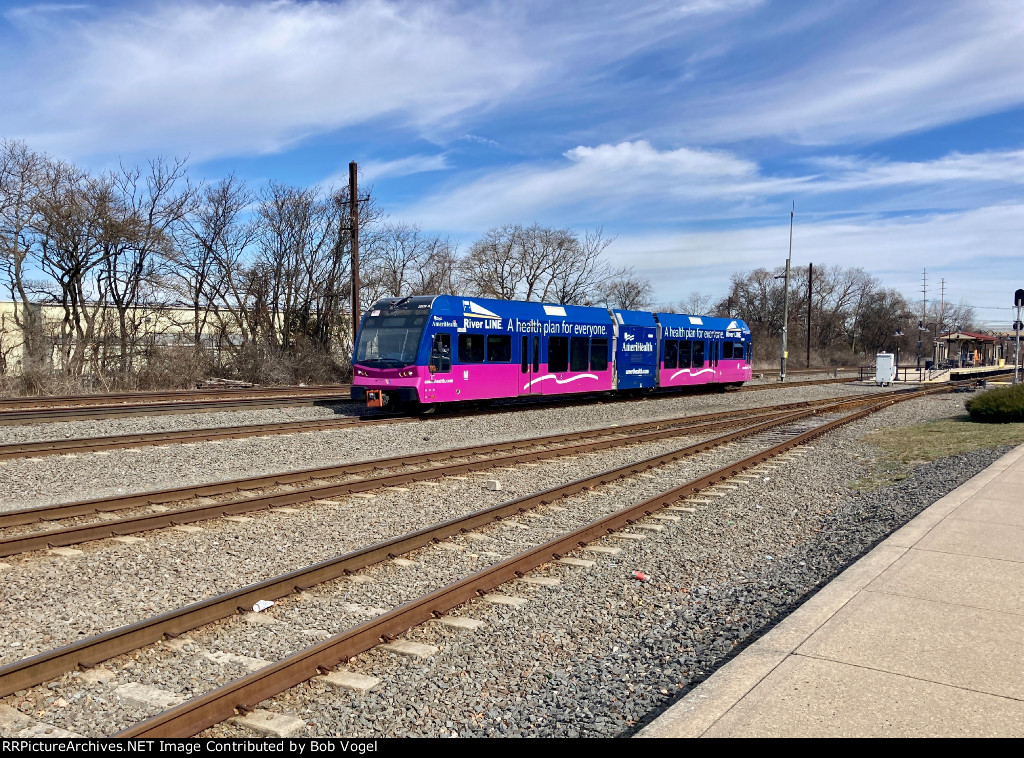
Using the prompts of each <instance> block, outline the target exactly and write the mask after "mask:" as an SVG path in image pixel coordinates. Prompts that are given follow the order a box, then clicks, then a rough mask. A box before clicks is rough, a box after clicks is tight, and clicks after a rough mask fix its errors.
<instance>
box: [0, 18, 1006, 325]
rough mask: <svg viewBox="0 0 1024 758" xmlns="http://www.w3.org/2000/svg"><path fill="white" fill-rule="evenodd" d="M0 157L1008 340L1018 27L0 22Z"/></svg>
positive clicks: (660, 281) (745, 21) (895, 22)
mask: <svg viewBox="0 0 1024 758" xmlns="http://www.w3.org/2000/svg"><path fill="white" fill-rule="evenodd" d="M0 92H2V93H3V95H4V96H3V102H4V103H5V106H4V107H3V108H2V109H0V136H3V137H8V138H19V139H24V140H26V141H27V142H28V143H29V144H30V145H31V146H32V147H34V148H36V149H40V150H45V151H47V152H50V153H52V154H54V155H57V156H60V157H64V158H68V159H70V160H73V161H75V162H77V163H79V164H80V165H83V166H85V167H89V168H94V169H102V168H106V167H108V166H113V165H116V163H117V162H118V161H119V160H125V161H129V162H130V161H142V160H145V159H146V158H149V157H152V156H156V155H166V156H187V157H188V158H189V161H190V164H191V166H192V173H193V175H194V176H195V177H197V178H201V177H208V178H213V179H215V178H219V177H221V176H224V175H226V174H228V173H230V172H235V173H237V174H238V175H240V176H242V177H243V178H245V179H247V180H250V181H252V182H261V181H263V180H266V179H275V180H278V181H284V182H291V183H296V184H311V183H325V184H330V183H331V182H343V181H346V177H347V166H348V162H349V161H350V160H355V161H357V162H358V163H359V165H360V169H361V173H362V179H361V181H362V182H363V183H364V184H372V185H373V187H374V192H375V194H376V195H377V197H378V199H379V201H380V203H381V205H382V207H383V208H384V210H385V211H387V212H388V213H389V215H390V216H391V217H392V218H393V219H395V220H401V221H407V222H410V223H415V224H418V225H420V226H421V227H422V228H423V229H424V230H427V231H430V232H437V233H441V234H445V235H449V236H451V237H452V238H453V239H454V240H457V241H459V242H460V243H461V244H462V245H463V246H466V245H468V244H469V243H470V242H471V241H472V240H473V239H474V238H476V237H477V236H478V235H480V234H481V233H482V232H483V231H485V230H486V229H487V228H489V227H491V226H494V225H498V224H504V223H524V224H530V223H534V222H539V223H542V224H550V225H557V226H567V227H572V228H575V229H577V230H581V231H582V230H584V229H594V228H595V227H602V228H603V230H604V232H605V234H606V235H608V236H613V237H614V238H615V241H614V243H613V244H612V246H611V247H610V248H609V254H610V256H611V257H612V259H613V261H614V262H615V263H616V264H619V265H631V266H633V267H635V268H636V269H637V271H639V272H640V273H642V274H644V275H646V276H649V277H650V278H651V279H652V281H653V282H654V285H655V298H656V299H657V300H658V301H660V302H672V301H676V300H679V299H681V298H683V297H685V296H686V295H687V294H689V293H690V292H691V291H695V290H696V291H701V292H704V293H706V294H708V295H711V296H714V297H718V296H721V295H723V294H724V293H725V291H726V289H727V287H728V279H729V275H730V274H731V273H733V272H734V271H745V270H750V269H752V268H756V267H758V266H767V267H773V266H777V265H782V264H784V262H785V257H786V252H787V247H788V242H789V211H790V208H791V206H792V205H793V204H794V203H795V206H796V224H795V230H794V239H793V265H794V266H806V265H807V263H809V262H812V261H813V262H814V263H815V264H839V265H844V266H860V267H863V268H864V269H866V270H867V271H868V272H870V273H872V274H873V275H876V276H878V277H880V278H882V279H883V281H884V282H885V283H886V284H888V285H890V286H894V287H896V288H898V289H900V290H901V291H902V292H904V293H905V294H906V295H907V296H908V297H909V298H911V299H913V300H919V299H920V288H921V274H922V269H923V268H927V270H928V282H929V287H930V289H929V298H931V297H932V296H934V297H935V298H937V297H938V293H939V283H940V280H942V279H945V283H946V297H947V299H949V300H952V301H954V302H960V301H964V302H968V303H971V304H972V305H975V306H976V307H977V308H978V314H979V316H980V318H981V320H982V321H984V322H986V323H987V325H989V326H991V327H993V328H1007V327H1008V325H1009V322H1010V321H1012V310H1011V309H1010V308H1009V307H1008V306H1009V305H1010V304H1012V298H1013V291H1014V289H1016V288H1018V287H1024V255H1022V253H1021V248H1022V245H1024V118H1022V116H1024V12H1022V9H1021V6H1020V4H1019V2H1015V1H1013V0H1007V1H1005V2H1002V1H997V0H972V1H971V2H962V1H961V2H944V1H943V0H927V1H918V0H903V2H899V3H893V2H875V1H874V0H845V1H844V2H832V1H830V0H809V1H808V2H802V1H800V0H774V1H773V0H677V1H676V2H662V1H660V0H651V1H649V2H644V1H643V0H634V1H633V2H625V1H624V0H619V1H618V2H608V1H605V0H593V1H592V2H572V1H569V0H563V1H562V2H559V3H551V2H546V1H542V0H519V1H518V2H507V1H506V2H456V1H454V0H452V1H446V2H429V1H427V0H422V1H421V2H391V1H389V0H352V1H351V2H288V1H284V0H279V1H277V2H249V3H244V2H235V3H212V2H207V3H188V2H179V3H171V2H163V3H147V2H131V3H118V2H91V3H77V2H68V3H56V2H55V3H17V2H14V3H12V2H0Z"/></svg>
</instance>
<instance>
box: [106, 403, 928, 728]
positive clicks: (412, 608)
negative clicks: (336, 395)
mask: <svg viewBox="0 0 1024 758" xmlns="http://www.w3.org/2000/svg"><path fill="white" fill-rule="evenodd" d="M937 391H940V390H938V389H930V390H923V391H921V392H920V393H914V394H913V395H907V396H904V397H901V398H888V399H886V400H884V401H882V402H879V403H877V404H875V405H873V406H872V407H869V408H867V409H864V410H862V411H858V412H855V413H853V414H850V415H848V416H844V417H843V418H841V419H836V420H835V421H831V422H828V423H826V424H823V425H822V426H820V427H818V428H816V429H812V430H809V431H807V432H804V433H802V434H799V435H797V436H795V437H793V438H791V439H789V440H786V441H784V442H782V443H779V444H778V445H775V446H774V447H772V448H769V449H768V450H765V451H762V452H760V453H755V454H754V455H751V456H748V457H747V458H744V459H743V460H741V461H737V462H734V463H731V464H729V465H727V466H724V467H722V468H720V469H718V470H716V471H714V472H712V473H710V474H707V475H706V476H703V477H699V478H697V479H694V480H692V481H690V482H687V483H686V484H684V485H681V486H679V487H675V488H673V489H672V490H669V491H668V492H665V493H662V494H660V495H657V496H655V497H653V498H649V499H648V500H645V501H643V502H641V503H638V504H636V505H633V506H630V507H628V508H624V509H622V510H620V511H618V512H616V513H613V514H611V515H609V516H606V517H605V518H602V519H599V520H598V521H595V522H592V523H591V524H588V525H586V526H584V527H582V528H580V529H577V530H575V531H573V532H570V533H568V534H565V535H563V536H562V537H559V538H557V539H555V540H551V541H549V542H546V543H545V544H543V545H540V546H538V547H536V548H532V549H530V550H527V551H524V552H522V553H520V554H518V555H515V556H512V557H511V558H508V559H506V560H504V561H501V562H500V563H497V564H495V565H493V566H491V567H489V568H487V569H484V570H482V571H479V572H477V573H475V574H472V575H470V576H468V577H466V578H465V579H462V580H460V581H457V582H454V583H452V584H450V585H448V586H447V587H443V588H441V589H439V590H436V591H434V592H432V593H429V594H427V595H424V596H423V597H420V598H417V599H416V600H412V601H410V602H408V603H405V604H403V605H401V606H399V607H398V608H396V609H394V610H392V611H389V612H387V613H384V614H381V615H380V616H378V617H377V618H375V619H371V620H370V621H367V622H365V623H363V624H359V625H358V626H355V627H353V628H351V629H349V630H347V631H345V632H343V633H342V634H339V635H336V636H334V637H332V638H330V639H328V640H325V641H324V642H322V643H320V644H317V645H314V646H312V647H309V648H306V649H305V650H301V651H299V652H298V653H294V654H292V655H290V656H288V657H286V658H284V659H282V660H281V661H278V662H277V663H273V664H271V665H269V666H266V667H264V668H262V669H260V670H259V671H256V672H254V673H252V674H249V675H247V676H243V677H241V678H239V679H236V680H235V681H234V682H231V683H229V684H226V685H224V686H222V687H219V688H217V689H216V690H214V691H212V692H210V693H207V694H205V695H201V696H199V697H197V698H193V699H192V700H189V701H187V702H185V703H182V704H181V705H178V706H175V707H173V708H171V709H169V710H167V711H165V712H164V713H161V714H158V715H157V716H154V717H152V718H150V719H147V720H146V721H143V722H140V723H138V724H135V725H134V726H131V727H129V728H128V729H125V730H123V731H121V732H119V733H117V734H116V735H114V736H115V737H121V738H139V737H192V736H194V735H196V734H198V733H199V732H201V731H203V730H204V729H207V728H209V727H211V726H214V725H215V724H219V723H220V722H222V721H224V720H225V719H227V718H230V717H231V716H232V715H233V714H234V713H235V712H236V711H239V710H240V711H243V712H251V711H253V710H254V709H255V708H256V706H257V705H258V704H259V703H261V702H263V701H264V700H267V699H269V698H271V697H274V696H275V695H278V694H280V693H281V692H283V691H285V690H287V689H288V688H290V687H294V686H295V685H297V684H300V683H302V682H304V681H307V680H308V679H311V678H312V677H314V676H316V675H317V674H319V673H321V672H323V671H329V670H331V669H333V668H334V667H336V666H337V665H338V664H340V663H343V662H345V661H347V660H348V659H349V658H351V657H353V656H355V655H359V654H360V653H363V652H365V651H366V650H369V649H370V648H372V647H375V646H376V645H378V644H379V643H380V642H381V641H383V640H389V639H393V638H395V637H397V636H398V635H399V634H402V633H403V632H405V631H407V630H409V629H410V628H412V627H414V626H416V625H418V624H422V623H425V622H426V621H429V620H431V619H434V618H437V617H439V616H441V615H443V614H444V613H447V612H448V611H450V610H452V609H453V608H456V607H458V606H460V605H463V604H465V603H466V602H468V601H469V600H472V599H473V598H475V597H478V596H480V595H482V594H486V593H487V592H490V591H493V590H495V589H497V588H498V587H500V586H501V585H502V584H504V583H506V582H508V581H511V580H513V579H516V578H519V577H521V576H523V575H524V574H526V573H527V572H529V571H532V570H534V569H536V568H538V567H539V566H541V565H543V564H545V563H548V562H550V561H552V560H557V559H559V558H561V557H563V556H564V555H566V554H567V553H571V552H573V551H574V550H576V549H577V548H579V547H581V546H584V545H586V544H588V543H590V542H593V541H594V540H596V539H599V538H601V537H604V536H606V535H607V534H609V533H612V532H614V531H615V530H617V529H620V528H622V527H623V526H627V525H629V524H632V523H635V522H636V521H637V520H638V519H640V518H644V517H646V516H649V515H650V514H651V513H653V512H655V511H657V510H659V509H661V508H663V507H664V506H666V505H669V504H671V503H673V502H676V501H678V500H679V499H680V498H682V497H686V496H687V495H690V494H694V493H695V492H699V491H700V490H702V489H704V488H707V487H709V486H712V485H714V484H717V483H718V482H721V481H724V480H726V479H728V478H730V477H732V476H735V475H736V474H738V473H740V472H742V471H744V470H747V469H749V468H752V467H754V466H756V465H758V464H760V463H763V462H764V461H766V460H769V459H770V458H772V457H774V456H776V455H779V454H781V453H783V452H786V451H787V450H790V449H792V448H793V447H796V446H797V445H800V444H804V443H806V442H809V441H810V440H813V439H815V438H817V437H819V436H821V435H823V434H826V433H828V432H829V431H832V430H834V429H836V428H838V427H840V426H842V425H844V424H848V423H850V422H852V421H855V420H857V419H860V418H863V417H864V416H867V415H869V414H871V413H874V412H876V411H878V410H881V409H882V408H884V407H887V406H889V405H892V404H893V403H896V402H900V401H901V400H909V399H911V397H919V396H921V395H923V394H929V393H931V392H937Z"/></svg>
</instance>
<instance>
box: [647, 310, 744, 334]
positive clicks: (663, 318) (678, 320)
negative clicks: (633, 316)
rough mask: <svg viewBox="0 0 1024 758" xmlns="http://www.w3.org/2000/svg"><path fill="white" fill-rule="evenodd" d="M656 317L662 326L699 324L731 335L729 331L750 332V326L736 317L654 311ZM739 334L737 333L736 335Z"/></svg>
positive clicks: (677, 326)
mask: <svg viewBox="0 0 1024 758" xmlns="http://www.w3.org/2000/svg"><path fill="white" fill-rule="evenodd" d="M654 315H655V316H657V318H658V323H660V324H661V325H662V326H671V327H675V328H680V327H693V326H699V327H701V328H702V329H714V330H715V331H723V332H725V333H726V336H731V335H730V334H729V333H730V332H733V333H736V332H739V333H740V334H747V335H749V334H750V328H749V327H748V326H747V325H746V324H745V323H744V322H743V320H742V319H738V318H719V317H717V316H691V315H689V314H686V313H655V314H654ZM737 336H739V335H737Z"/></svg>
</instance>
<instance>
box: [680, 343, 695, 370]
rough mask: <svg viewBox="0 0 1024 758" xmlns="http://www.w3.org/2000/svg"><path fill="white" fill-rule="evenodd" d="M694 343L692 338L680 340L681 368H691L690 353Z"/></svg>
mask: <svg viewBox="0 0 1024 758" xmlns="http://www.w3.org/2000/svg"><path fill="white" fill-rule="evenodd" d="M691 352H693V343H692V342H691V341H690V340H679V368H690V353H691Z"/></svg>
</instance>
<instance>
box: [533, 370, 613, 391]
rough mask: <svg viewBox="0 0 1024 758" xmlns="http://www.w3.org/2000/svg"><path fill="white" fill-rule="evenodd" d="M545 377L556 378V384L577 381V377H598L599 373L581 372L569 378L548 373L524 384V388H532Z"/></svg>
mask: <svg viewBox="0 0 1024 758" xmlns="http://www.w3.org/2000/svg"><path fill="white" fill-rule="evenodd" d="M545 379H554V380H555V384H568V383H569V382H575V381H576V380H577V379H597V375H596V374H580V375H578V376H571V377H569V378H568V379H559V378H558V377H557V376H555V375H554V374H547V375H545V376H542V377H540V378H539V379H534V380H533V381H532V382H529V383H528V384H526V385H524V386H523V389H524V390H528V389H530V386H531V385H533V384H535V383H536V382H543V381H544V380H545Z"/></svg>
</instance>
